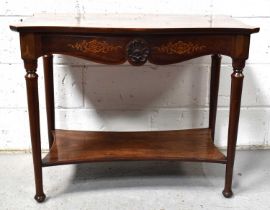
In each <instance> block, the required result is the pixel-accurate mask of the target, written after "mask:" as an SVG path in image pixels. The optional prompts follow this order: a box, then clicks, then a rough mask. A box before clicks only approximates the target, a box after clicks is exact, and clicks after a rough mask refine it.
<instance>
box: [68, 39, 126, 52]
mask: <svg viewBox="0 0 270 210" xmlns="http://www.w3.org/2000/svg"><path fill="white" fill-rule="evenodd" d="M68 46H69V47H71V48H73V49H76V50H78V51H81V52H84V53H94V54H95V53H104V54H106V53H110V52H113V51H117V50H118V49H121V48H122V47H121V46H120V45H112V44H109V43H107V42H106V41H99V40H96V39H93V40H91V41H87V40H83V41H80V42H76V43H75V44H68Z"/></svg>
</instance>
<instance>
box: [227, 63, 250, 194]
mask: <svg viewBox="0 0 270 210" xmlns="http://www.w3.org/2000/svg"><path fill="white" fill-rule="evenodd" d="M244 66H245V60H233V73H232V75H231V99H230V116H229V130H228V148H227V164H226V177H225V188H224V190H223V195H224V197H226V198H230V197H232V195H233V192H232V178H233V165H234V158H235V148H236V142H237V132H238V122H239V115H240V105H241V94H242V87H243V79H244V75H243V73H242V72H243V68H244Z"/></svg>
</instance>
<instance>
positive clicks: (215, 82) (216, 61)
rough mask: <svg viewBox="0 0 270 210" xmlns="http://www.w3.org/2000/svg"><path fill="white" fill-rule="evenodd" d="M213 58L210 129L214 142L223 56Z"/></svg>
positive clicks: (213, 56)
mask: <svg viewBox="0 0 270 210" xmlns="http://www.w3.org/2000/svg"><path fill="white" fill-rule="evenodd" d="M211 58H212V64H211V80H210V113H209V128H210V129H211V137H212V140H213V141H214V137H215V127H216V115H217V102H218V89H219V77H220V63H221V56H220V55H218V54H215V55H212V57H211Z"/></svg>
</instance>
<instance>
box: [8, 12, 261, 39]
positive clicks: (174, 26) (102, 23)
mask: <svg viewBox="0 0 270 210" xmlns="http://www.w3.org/2000/svg"><path fill="white" fill-rule="evenodd" d="M10 28H11V29H12V30H14V31H18V32H49V33H50V32H52V33H55V32H72V33H105V32H106V33H119V32H120V33H134V32H137V33H140V32H143V33H145V32H154V33H166V32H170V33H171V32H173V33H195V32H196V33H198V32H200V33H220V32H222V33H241V34H243V33H247V34H251V33H255V32H258V31H259V28H257V27H252V26H249V25H246V24H244V23H242V22H240V21H238V20H236V19H233V18H231V17H229V16H207V15H205V16H202V15H163V14H162V15H160V14H156V15H155V14H84V15H75V14H37V15H34V16H33V17H29V18H26V19H25V20H22V22H19V23H16V24H13V25H10Z"/></svg>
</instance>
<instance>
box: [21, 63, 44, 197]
mask: <svg viewBox="0 0 270 210" xmlns="http://www.w3.org/2000/svg"><path fill="white" fill-rule="evenodd" d="M24 66H25V69H26V72H27V73H26V75H25V79H26V87H27V100H28V113H29V122H30V134H31V143H32V155H33V163H34V173H35V184H36V195H35V199H36V201H37V202H43V201H44V200H45V198H46V196H45V194H44V192H43V184H42V162H41V143H40V124H39V101H38V75H37V73H36V69H37V60H24Z"/></svg>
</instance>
